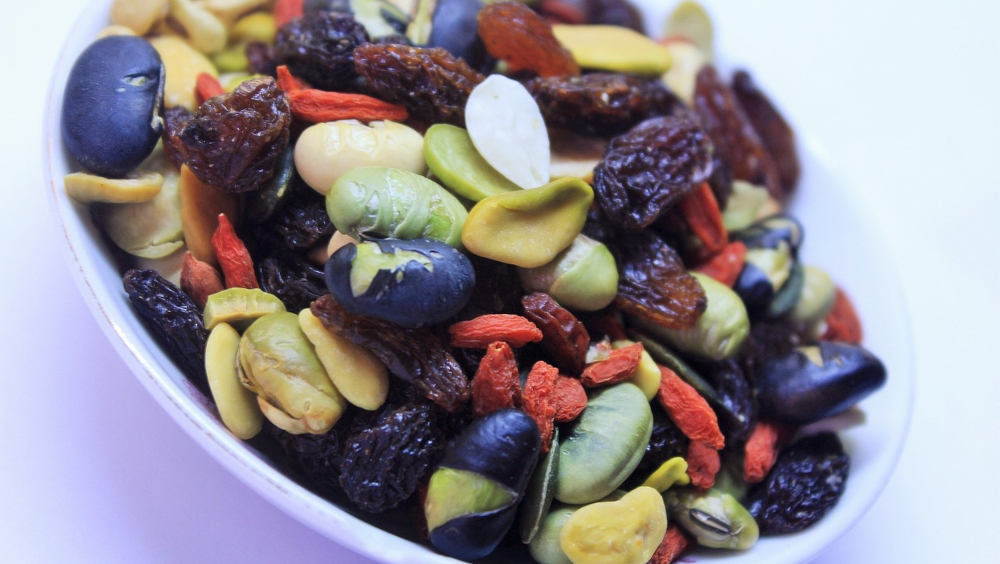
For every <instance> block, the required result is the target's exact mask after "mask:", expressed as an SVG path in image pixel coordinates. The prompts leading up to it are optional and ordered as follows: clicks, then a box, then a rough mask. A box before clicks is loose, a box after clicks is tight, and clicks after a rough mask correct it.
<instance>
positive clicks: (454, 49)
mask: <svg viewBox="0 0 1000 564" xmlns="http://www.w3.org/2000/svg"><path fill="white" fill-rule="evenodd" d="M482 9H483V3H482V0H438V3H437V7H436V8H435V9H434V16H433V18H432V19H431V36H430V39H429V40H428V42H427V46H428V47H441V48H442V49H446V50H447V51H448V52H449V53H451V54H452V55H454V56H456V57H461V58H462V59H465V62H467V63H469V66H471V67H472V68H474V69H481V68H483V67H484V66H485V64H486V63H487V62H488V61H489V60H490V56H489V54H488V53H487V52H486V47H485V46H484V45H483V42H482V40H480V39H479V20H478V17H479V11H480V10H482Z"/></svg>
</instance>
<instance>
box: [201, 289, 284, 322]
mask: <svg viewBox="0 0 1000 564" xmlns="http://www.w3.org/2000/svg"><path fill="white" fill-rule="evenodd" d="M281 311H285V304H284V303H282V301H281V300H279V299H278V297H277V296H275V295H273V294H268V293H267V292H264V291H262V290H259V289H257V288H254V289H250V288H227V289H225V290H223V291H221V292H216V293H214V294H212V295H210V296H208V300H207V301H206V302H205V312H204V316H205V329H209V330H211V329H213V328H214V327H215V326H216V325H219V324H221V323H226V324H228V325H231V326H233V327H235V328H237V329H246V328H247V327H249V326H250V324H251V323H253V322H254V321H256V320H258V319H260V318H261V317H264V316H265V315H267V314H269V313H278V312H281Z"/></svg>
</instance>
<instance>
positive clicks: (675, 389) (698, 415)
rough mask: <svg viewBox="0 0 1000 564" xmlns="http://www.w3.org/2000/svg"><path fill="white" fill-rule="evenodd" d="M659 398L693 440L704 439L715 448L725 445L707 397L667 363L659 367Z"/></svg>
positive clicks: (665, 408)
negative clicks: (682, 378)
mask: <svg viewBox="0 0 1000 564" xmlns="http://www.w3.org/2000/svg"><path fill="white" fill-rule="evenodd" d="M656 397H657V399H659V400H660V404H661V405H662V406H663V409H664V410H666V412H667V415H669V416H670V420H671V421H673V422H674V424H675V425H677V427H678V428H679V429H680V430H681V431H682V432H683V433H684V434H685V435H686V436H687V437H688V438H689V439H691V441H692V442H695V441H701V442H703V443H705V444H706V445H708V446H710V447H712V448H714V449H716V450H722V448H723V447H725V446H726V439H725V437H723V436H722V431H720V430H719V420H718V418H717V417H716V415H715V412H714V411H712V408H711V407H710V406H709V405H708V402H707V401H705V398H703V397H701V394H699V393H698V392H697V391H696V390H695V389H694V388H693V387H692V386H691V385H690V384H688V383H687V382H685V381H684V380H681V377H680V376H678V375H677V374H676V373H675V372H674V371H673V370H671V369H669V368H667V367H665V366H661V367H660V389H659V391H658V392H657V393H656Z"/></svg>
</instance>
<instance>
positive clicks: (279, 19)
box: [274, 0, 305, 28]
mask: <svg viewBox="0 0 1000 564" xmlns="http://www.w3.org/2000/svg"><path fill="white" fill-rule="evenodd" d="M304 4H305V0H277V1H276V2H275V3H274V26H275V27H279V28H280V27H281V26H283V25H285V24H286V23H288V22H290V21H292V20H294V19H295V18H301V17H302V12H303V10H302V6H303V5H304Z"/></svg>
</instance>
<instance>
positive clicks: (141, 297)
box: [122, 269, 208, 393]
mask: <svg viewBox="0 0 1000 564" xmlns="http://www.w3.org/2000/svg"><path fill="white" fill-rule="evenodd" d="M122 284H123V286H124V287H125V293H127V294H128V300H129V302H130V303H131V304H132V308H133V309H134V310H135V312H136V313H137V314H138V315H139V319H141V320H142V323H143V325H145V326H146V327H147V328H148V329H149V331H150V333H152V334H153V338H154V339H155V340H156V342H157V343H159V344H160V346H162V347H163V348H164V349H165V350H166V352H167V356H169V357H170V358H171V359H172V360H173V361H174V362H175V363H177V365H178V366H179V367H180V369H181V371H182V372H183V373H184V375H185V376H187V377H188V379H189V380H190V381H191V382H192V383H193V384H195V385H196V386H197V387H198V388H199V389H201V390H202V391H203V392H205V393H208V377H207V376H206V375H205V344H206V343H207V342H208V331H206V330H205V323H204V321H203V319H202V315H201V309H199V308H198V306H197V304H195V303H194V301H192V300H191V298H189V297H188V295H187V294H185V293H184V292H182V291H181V289H180V288H178V287H177V286H175V285H174V284H172V283H171V282H170V281H168V280H167V279H166V278H164V277H162V276H160V275H159V274H157V272H156V271H155V270H138V269H132V270H129V271H128V272H126V273H125V276H124V277H123V278H122Z"/></svg>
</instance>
